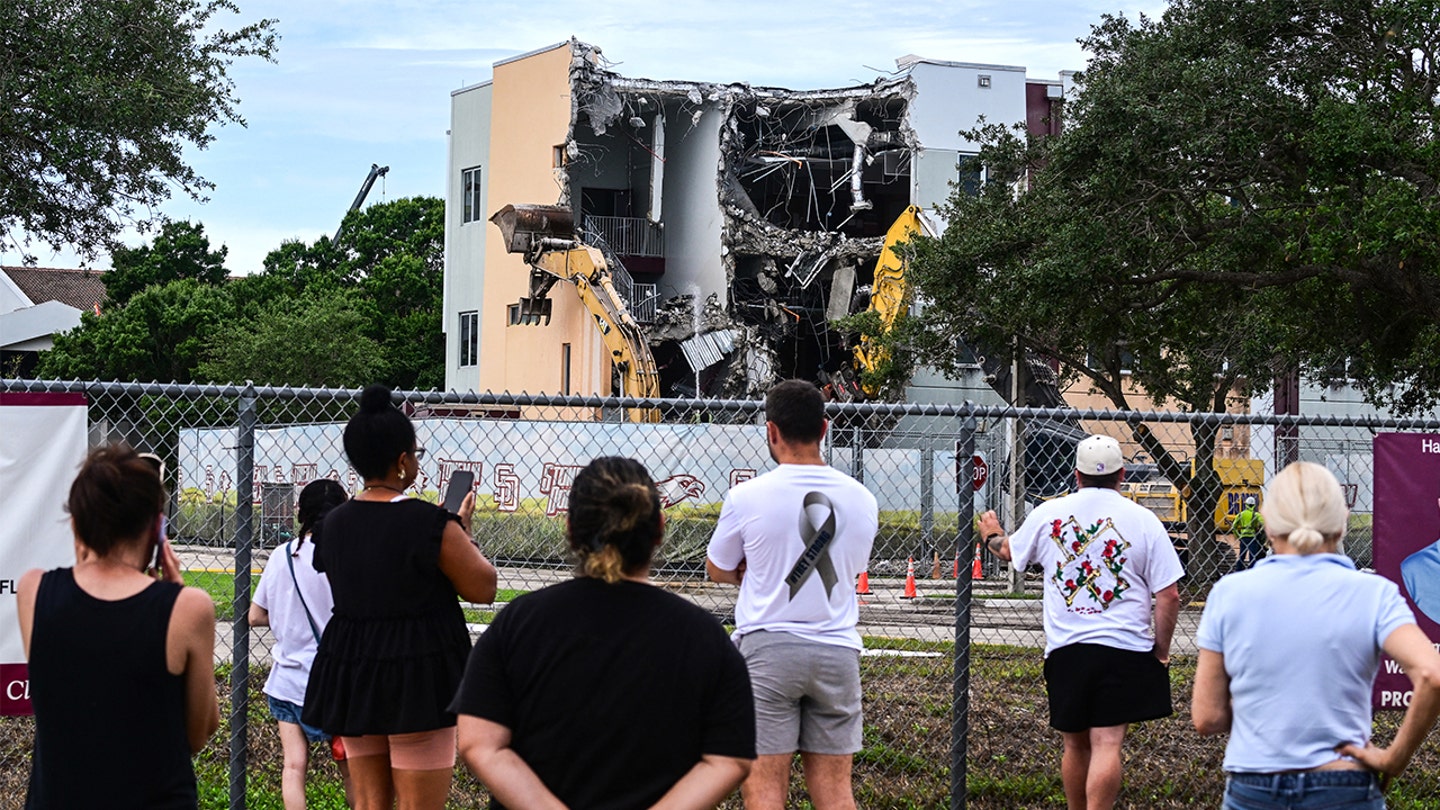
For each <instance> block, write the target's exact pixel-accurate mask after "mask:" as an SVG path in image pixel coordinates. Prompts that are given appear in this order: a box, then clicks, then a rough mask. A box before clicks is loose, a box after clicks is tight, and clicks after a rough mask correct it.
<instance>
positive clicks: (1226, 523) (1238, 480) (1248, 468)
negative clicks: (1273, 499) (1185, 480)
mask: <svg viewBox="0 0 1440 810" xmlns="http://www.w3.org/2000/svg"><path fill="white" fill-rule="evenodd" d="M1212 466H1213V467H1214V469H1215V473H1216V474H1217V476H1218V477H1219V478H1220V493H1221V496H1220V498H1219V499H1218V500H1217V501H1216V503H1215V514H1214V519H1215V527H1216V528H1217V529H1220V530H1221V531H1226V530H1228V529H1229V527H1230V523H1231V521H1233V520H1234V519H1235V515H1237V514H1239V512H1240V507H1241V503H1242V502H1243V501H1244V499H1245V496H1247V495H1254V496H1255V497H1257V498H1258V497H1260V489H1261V487H1262V486H1264V484H1265V462H1263V461H1260V460H1259V459H1231V458H1217V459H1214V460H1213V462H1212ZM1190 472H1191V476H1192V477H1193V476H1194V472H1195V460H1194V459H1191V460H1190ZM1121 490H1122V493H1123V494H1124V495H1125V497H1127V498H1129V499H1130V500H1132V501H1135V502H1136V503H1138V504H1140V505H1141V506H1143V507H1145V508H1146V509H1149V510H1150V511H1151V512H1154V513H1155V516H1156V517H1158V518H1160V522H1161V523H1164V524H1165V526H1166V527H1167V528H1169V529H1171V530H1172V531H1180V530H1182V529H1183V528H1184V526H1185V523H1186V519H1187V518H1188V517H1189V510H1188V509H1187V508H1186V506H1185V499H1184V498H1183V497H1181V494H1182V493H1181V492H1180V490H1178V489H1176V487H1175V485H1174V484H1172V483H1171V482H1170V481H1168V480H1166V479H1163V478H1162V479H1159V480H1156V481H1134V482H1132V481H1126V482H1125V483H1124V484H1123V485H1122V486H1121Z"/></svg>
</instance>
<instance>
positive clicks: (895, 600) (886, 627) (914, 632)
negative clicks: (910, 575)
mask: <svg viewBox="0 0 1440 810" xmlns="http://www.w3.org/2000/svg"><path fill="white" fill-rule="evenodd" d="M179 552H180V556H181V560H182V562H183V563H184V564H185V566H186V569H187V570H197V569H203V570H209V571H231V570H233V557H232V556H231V554H230V553H229V552H228V550H224V549H219V550H211V549H201V548H181V549H179ZM265 559H266V552H261V553H258V554H257V555H256V557H255V560H254V567H253V571H254V572H255V574H254V575H255V576H258V572H259V570H260V569H261V568H262V567H263V566H264V562H265ZM569 576H570V573H569V571H567V570H550V569H540V568H515V567H509V566H502V567H501V569H500V588H501V589H513V590H520V591H529V590H535V589H537V588H541V587H544V586H545V585H549V584H552V583H555V582H559V581H561V580H563V579H567V578H568V577H569ZM660 584H661V585H662V586H663V587H666V588H668V589H670V590H672V591H674V592H675V593H677V594H679V595H681V596H683V597H685V598H687V599H689V600H690V601H692V602H694V603H696V604H698V605H700V606H702V607H704V608H706V609H707V610H709V611H710V612H712V613H714V614H715V615H716V616H718V617H720V619H721V620H722V621H725V622H730V621H733V616H734V609H735V596H736V593H737V592H736V589H735V588H733V587H731V586H727V585H718V584H716V583H711V582H702V581H699V580H695V579H686V580H681V581H672V582H661V583H660ZM955 585H956V583H955V580H953V579H933V580H932V579H920V580H918V581H917V590H918V592H919V596H918V597H917V598H914V599H906V598H904V596H903V594H904V583H903V581H900V580H896V579H890V578H884V579H878V578H872V579H871V580H870V587H871V591H872V592H871V593H870V594H868V595H865V596H861V597H860V632H861V634H863V635H867V636H884V637H890V638H908V639H917V640H922V641H949V640H952V639H953V638H954V637H955V604H954V601H955V600H954V593H955ZM973 587H974V593H973V597H972V598H973V602H972V609H971V613H970V641H971V643H975V644H1008V645H1014V646H1021V647H1035V648H1039V647H1042V646H1044V643H1045V633H1044V629H1043V627H1042V622H1041V616H1040V600H1039V599H1033V598H1032V599H1015V598H1003V594H1002V589H1001V586H1000V585H999V584H998V583H992V582H989V581H977V582H974V583H973ZM1030 587H1031V588H1036V589H1037V590H1038V586H1037V585H1035V584H1034V583H1032V584H1031V586H1030ZM482 607H484V606H482ZM1199 622H1200V610H1199V607H1198V606H1192V607H1190V608H1187V609H1184V610H1182V611H1181V613H1180V622H1179V627H1178V628H1177V629H1176V632H1175V642H1174V645H1173V647H1174V651H1175V652H1176V653H1181V654H1188V653H1194V652H1195V650H1196V648H1195V641H1194V638H1195V630H1196V627H1197V626H1198V624H1199ZM471 629H472V632H473V633H474V634H475V635H477V636H478V635H479V633H480V632H482V631H483V629H484V628H483V627H481V626H474V627H472V628H471ZM217 635H218V638H217V640H216V658H217V659H218V660H221V661H228V660H230V656H231V650H233V649H234V643H235V638H234V633H233V630H232V628H231V627H229V626H226V627H222V628H220V631H219V633H218V634H217ZM271 644H272V639H271V636H270V631H269V629H268V628H252V629H250V645H249V646H250V658H251V661H252V662H255V663H265V664H268V661H269V650H270V646H271Z"/></svg>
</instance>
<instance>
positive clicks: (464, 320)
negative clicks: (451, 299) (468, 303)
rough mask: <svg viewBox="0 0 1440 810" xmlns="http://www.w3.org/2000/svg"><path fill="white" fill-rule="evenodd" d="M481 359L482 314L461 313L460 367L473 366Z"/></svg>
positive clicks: (473, 312) (474, 312) (472, 312)
mask: <svg viewBox="0 0 1440 810" xmlns="http://www.w3.org/2000/svg"><path fill="white" fill-rule="evenodd" d="M479 357H480V313H479V312H477V311H475V310H471V311H470V312H462V313H460V365H461V366H473V365H475V364H476V363H478V362H479Z"/></svg>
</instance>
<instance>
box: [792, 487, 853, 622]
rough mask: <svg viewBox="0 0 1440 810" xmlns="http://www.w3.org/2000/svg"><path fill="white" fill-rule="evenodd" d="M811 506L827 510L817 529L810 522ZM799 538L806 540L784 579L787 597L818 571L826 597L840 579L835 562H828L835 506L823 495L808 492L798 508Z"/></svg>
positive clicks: (832, 536)
mask: <svg viewBox="0 0 1440 810" xmlns="http://www.w3.org/2000/svg"><path fill="white" fill-rule="evenodd" d="M811 506H823V507H825V509H826V510H827V512H826V515H825V520H824V522H822V523H821V524H820V525H819V526H816V525H815V524H814V523H813V522H811V520H810V512H809V509H810V507H811ZM800 539H801V540H804V541H805V552H804V553H803V554H801V555H800V559H798V560H796V561H795V567H793V568H791V569H790V573H789V574H788V575H787V576H786V577H785V584H787V585H789V586H790V598H791V599H794V598H795V594H797V593H799V592H800V588H801V586H803V585H804V584H805V580H806V579H808V578H809V577H810V574H811V573H812V572H814V571H819V572H820V581H821V582H823V583H824V584H825V597H826V598H827V599H828V598H829V597H830V592H831V591H832V590H833V589H834V588H835V583H836V582H839V581H840V577H839V575H838V574H836V573H835V563H834V562H833V561H831V559H830V542H831V541H832V540H834V539H835V506H834V504H832V503H830V499H829V498H827V497H825V494H824V493H822V492H809V493H806V495H805V502H804V504H803V505H802V506H801V507H800Z"/></svg>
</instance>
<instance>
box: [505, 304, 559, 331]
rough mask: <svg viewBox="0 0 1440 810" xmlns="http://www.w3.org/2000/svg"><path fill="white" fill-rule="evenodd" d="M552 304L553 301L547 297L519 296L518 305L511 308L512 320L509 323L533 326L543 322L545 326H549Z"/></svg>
mask: <svg viewBox="0 0 1440 810" xmlns="http://www.w3.org/2000/svg"><path fill="white" fill-rule="evenodd" d="M554 306H555V302H554V301H551V300H550V299H549V298H521V299H520V306H518V307H516V308H515V309H513V310H511V312H512V315H511V317H512V318H513V319H514V320H513V321H512V323H511V324H510V325H511V326H534V325H536V324H539V323H542V322H543V323H544V325H545V326H549V325H550V315H551V313H552V312H553V310H554Z"/></svg>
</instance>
